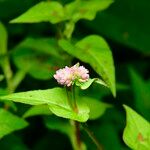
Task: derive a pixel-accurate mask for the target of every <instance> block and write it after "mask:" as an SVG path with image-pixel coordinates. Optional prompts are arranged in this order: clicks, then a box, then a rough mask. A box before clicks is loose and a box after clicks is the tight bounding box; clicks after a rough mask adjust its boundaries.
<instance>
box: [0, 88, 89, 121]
mask: <svg viewBox="0 0 150 150" xmlns="http://www.w3.org/2000/svg"><path fill="white" fill-rule="evenodd" d="M0 100H4V101H6V100H8V101H14V102H20V103H25V104H30V105H42V104H48V105H49V108H50V110H51V111H52V113H54V114H55V115H57V116H59V117H63V118H68V119H72V120H77V121H80V122H85V121H87V120H88V118H89V108H88V107H87V105H86V104H84V103H83V102H80V101H79V102H78V109H79V112H78V113H75V112H74V111H73V110H72V109H71V108H70V106H69V104H68V100H67V96H66V92H65V90H64V89H62V88H53V89H48V90H36V91H28V92H20V93H14V94H10V95H6V96H1V97H0Z"/></svg>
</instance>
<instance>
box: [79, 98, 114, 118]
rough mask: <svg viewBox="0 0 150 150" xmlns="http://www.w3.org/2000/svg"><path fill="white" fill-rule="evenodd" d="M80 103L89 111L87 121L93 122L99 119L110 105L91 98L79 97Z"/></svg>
mask: <svg viewBox="0 0 150 150" xmlns="http://www.w3.org/2000/svg"><path fill="white" fill-rule="evenodd" d="M81 101H82V102H84V103H85V104H87V106H88V107H89V109H90V114H89V119H91V120H94V119H97V118H99V117H101V116H102V115H103V114H104V113H105V111H106V110H107V108H110V107H111V105H109V104H106V103H103V102H100V101H99V100H97V99H94V98H91V97H81Z"/></svg>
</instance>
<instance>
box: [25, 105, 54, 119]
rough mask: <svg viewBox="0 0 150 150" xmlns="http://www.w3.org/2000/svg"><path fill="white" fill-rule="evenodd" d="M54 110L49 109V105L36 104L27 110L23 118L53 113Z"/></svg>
mask: <svg viewBox="0 0 150 150" xmlns="http://www.w3.org/2000/svg"><path fill="white" fill-rule="evenodd" d="M51 114H52V112H51V111H50V110H49V107H48V105H36V106H32V107H31V108H30V109H29V110H27V111H26V112H25V114H24V115H23V118H28V117H33V116H37V115H51Z"/></svg>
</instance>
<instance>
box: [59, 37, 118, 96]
mask: <svg viewBox="0 0 150 150" xmlns="http://www.w3.org/2000/svg"><path fill="white" fill-rule="evenodd" d="M59 45H60V46H61V47H62V48H63V50H65V51H66V52H67V53H69V54H70V55H73V56H74V57H77V58H78V59H80V60H81V61H83V62H86V63H89V64H90V65H91V66H92V67H93V69H94V70H95V71H96V72H97V73H98V74H99V75H100V76H101V77H102V79H103V80H104V82H105V83H106V84H107V85H108V87H109V88H110V89H111V91H112V93H113V95H114V96H115V95H116V88H115V69H114V63H113V57H112V53H111V51H110V48H109V46H108V45H107V43H106V41H105V40H104V39H103V38H102V37H100V36H97V35H91V36H88V37H86V38H84V39H83V40H81V41H79V42H77V43H76V45H75V46H74V45H72V44H71V43H70V42H69V41H67V40H60V41H59Z"/></svg>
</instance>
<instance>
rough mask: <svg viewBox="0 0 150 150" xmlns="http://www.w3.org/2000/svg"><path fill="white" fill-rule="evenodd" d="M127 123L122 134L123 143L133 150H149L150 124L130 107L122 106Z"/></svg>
mask: <svg viewBox="0 0 150 150" xmlns="http://www.w3.org/2000/svg"><path fill="white" fill-rule="evenodd" d="M124 108H125V110H126V115H127V123H126V127H125V130H124V133H123V140H124V142H125V143H126V144H127V145H128V146H129V147H130V148H132V149H134V150H149V148H150V124H149V122H148V121H146V120H145V119H144V118H143V117H141V116H140V115H139V114H137V113H136V112H135V111H134V110H132V109H131V108H130V107H128V106H126V105H124Z"/></svg>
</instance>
